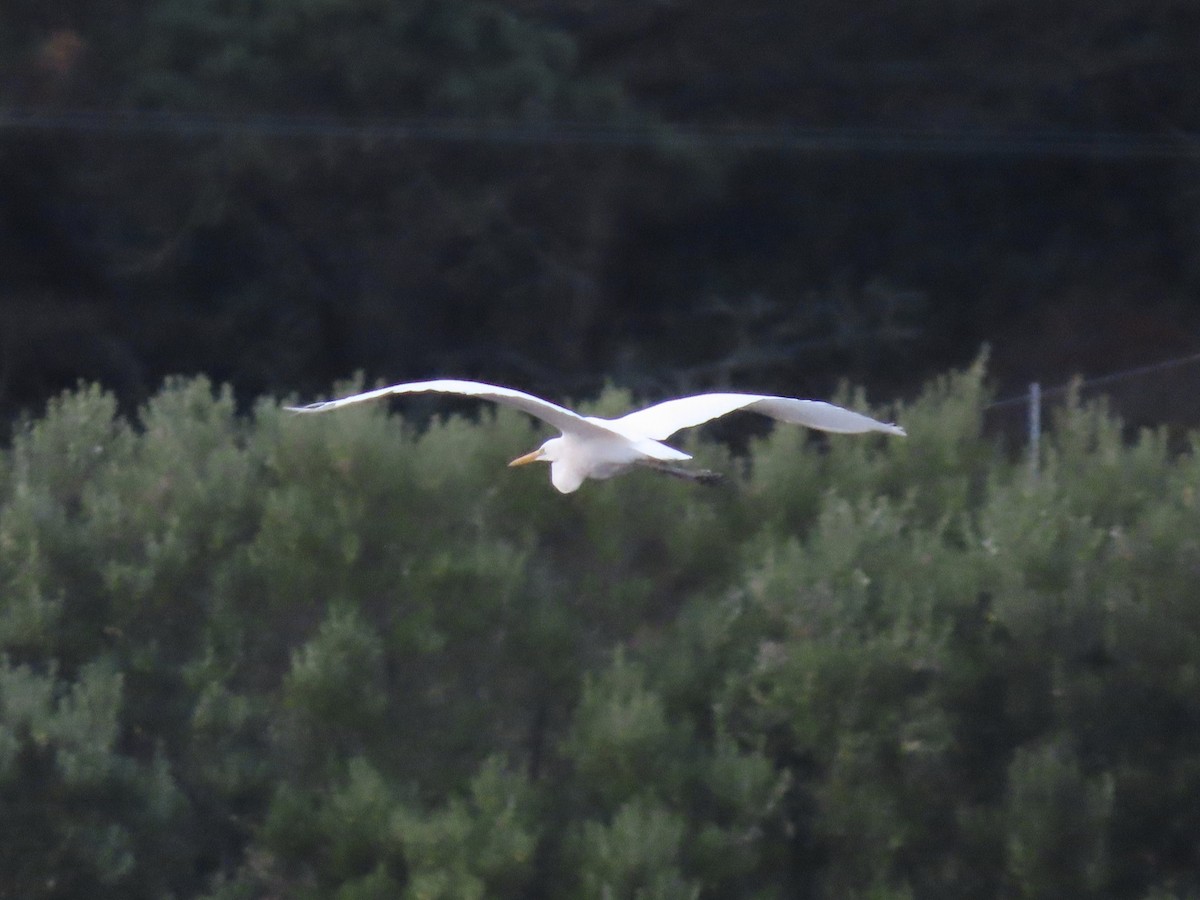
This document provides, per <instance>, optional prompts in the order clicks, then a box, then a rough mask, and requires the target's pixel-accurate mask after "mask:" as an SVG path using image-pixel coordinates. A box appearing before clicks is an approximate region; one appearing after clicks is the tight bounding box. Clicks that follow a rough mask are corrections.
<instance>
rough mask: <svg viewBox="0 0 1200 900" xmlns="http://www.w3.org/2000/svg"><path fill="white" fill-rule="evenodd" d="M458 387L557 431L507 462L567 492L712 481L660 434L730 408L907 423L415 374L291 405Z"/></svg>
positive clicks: (729, 398) (808, 405) (849, 421)
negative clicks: (580, 403)
mask: <svg viewBox="0 0 1200 900" xmlns="http://www.w3.org/2000/svg"><path fill="white" fill-rule="evenodd" d="M424 393H439V394H458V395H459V396H464V397H478V398H479V399H481V400H490V401H492V402H494V403H499V404H501V405H503V406H511V407H513V408H515V409H519V410H521V411H522V412H526V413H528V414H529V415H531V416H533V417H535V418H537V419H541V420H542V421H543V422H546V423H547V424H549V425H553V426H554V427H555V428H557V429H558V430H559V431H560V432H561V434H560V435H559V436H558V437H554V438H551V439H550V440H548V441H546V442H545V443H544V444H542V446H541V447H539V448H538V449H537V450H534V451H533V452H532V453H527V454H525V455H524V456H521V457H518V458H517V459H514V460H513V461H512V462H511V463H509V465H510V466H521V465H525V464H526V463H531V462H548V463H550V480H551V482H552V483H553V484H554V486H555V487H556V488H557V489H558V490H559V491H561V492H562V493H564V494H569V493H571V492H572V491H575V490H577V489H578V488H579V486H580V485H581V484H583V482H584V481H585V480H587V479H588V478H611V477H612V476H613V475H617V474H619V473H620V472H623V471H625V470H626V469H629V468H630V467H632V466H637V465H641V466H647V467H649V468H652V469H656V470H658V471H661V472H665V473H667V474H669V475H675V476H677V477H681V478H688V479H691V480H694V481H702V482H710V481H715V480H719V478H720V476H719V475H717V474H716V473H714V472H708V471H706V470H695V469H686V468H683V467H680V466H675V465H672V463H675V462H680V461H683V460H688V459H691V457H690V456H689V455H688V454H686V453H684V452H683V451H681V450H676V449H675V448H674V447H670V446H668V445H666V444H664V443H661V442H662V441H664V440H666V439H667V438H669V437H670V436H671V435H673V434H675V433H676V432H677V431H680V430H681V429H684V428H692V427H694V426H696V425H702V424H704V423H705V422H709V421H712V420H713V419H716V418H720V417H721V416H724V415H728V414H729V413H731V412H735V411H736V410H747V411H749V412H756V413H761V414H762V415H765V416H770V417H771V418H772V419H778V420H779V421H781V422H788V423H790V424H793V425H806V426H808V427H809V428H815V429H817V430H819V431H832V432H838V433H841V434H862V433H864V432H868V431H880V432H883V433H884V434H894V435H901V436H903V435H904V429H903V428H900V427H899V426H898V425H890V424H888V423H886V422H880V421H878V420H876V419H872V418H871V417H870V416H864V415H863V414H862V413H856V412H852V411H851V410H848V409H843V408H842V407H840V406H834V405H833V404H832V403H824V402H822V401H820V400H797V399H795V398H792V397H772V396H770V395H766V394H738V393H715V394H696V395H695V396H691V397H680V398H678V399H676V400H667V401H665V402H663V403H658V404H655V405H654V406H648V407H646V408H645V409H639V410H637V411H635V412H631V413H629V414H628V415H625V416H621V417H620V418H619V419H602V418H598V417H596V416H581V415H579V413H576V412H572V411H571V410H569V409H567V408H565V407H562V406H559V405H557V404H555V403H551V402H550V401H549V400H543V399H541V398H540V397H534V396H533V395H532V394H526V393H524V392H523V391H516V390H513V389H511V388H505V387H499V386H497V385H494V384H484V383H482V382H479V381H456V380H453V379H440V380H437V381H413V382H409V383H406V384H393V385H391V386H389V387H384V388H378V389H376V390H373V391H364V392H362V393H360V394H351V395H350V396H348V397H341V398H339V399H337V400H323V401H320V402H318V403H310V404H308V405H307V406H289V407H287V408H288V409H290V410H292V411H294V412H305V413H309V412H324V411H326V410H331V409H337V408H338V407H339V406H348V405H349V404H351V403H362V402H363V401H366V400H374V399H376V398H378V397H387V396H391V395H394V394H424Z"/></svg>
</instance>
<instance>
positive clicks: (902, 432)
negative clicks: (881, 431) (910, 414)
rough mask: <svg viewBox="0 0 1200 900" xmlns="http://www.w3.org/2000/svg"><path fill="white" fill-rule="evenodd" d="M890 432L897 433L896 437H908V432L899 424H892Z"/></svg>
mask: <svg viewBox="0 0 1200 900" xmlns="http://www.w3.org/2000/svg"><path fill="white" fill-rule="evenodd" d="M888 432H889V433H890V434H894V435H896V437H908V432H907V431H905V430H904V429H903V428H901V427H900V426H899V425H893V426H891V428H889V429H888Z"/></svg>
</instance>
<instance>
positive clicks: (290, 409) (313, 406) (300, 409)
mask: <svg viewBox="0 0 1200 900" xmlns="http://www.w3.org/2000/svg"><path fill="white" fill-rule="evenodd" d="M324 405H325V403H324V402H321V403H309V404H308V405H307V406H285V407H284V409H285V410H287V411H288V412H294V413H298V412H316V411H317V410H318V409H320V408H321V407H322V406H324Z"/></svg>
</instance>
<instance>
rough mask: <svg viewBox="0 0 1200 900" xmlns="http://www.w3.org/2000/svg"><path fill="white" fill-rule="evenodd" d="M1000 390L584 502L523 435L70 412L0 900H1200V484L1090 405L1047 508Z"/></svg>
mask: <svg viewBox="0 0 1200 900" xmlns="http://www.w3.org/2000/svg"><path fill="white" fill-rule="evenodd" d="M981 377H982V375H981V371H980V369H979V368H976V369H973V370H971V371H968V372H965V373H960V374H956V375H953V376H949V377H946V378H944V379H942V380H940V381H939V382H937V383H936V384H934V385H932V386H930V387H929V388H928V389H927V390H926V392H925V393H924V394H923V395H922V396H921V397H920V398H919V399H918V400H916V401H915V402H913V403H912V404H910V405H908V406H907V407H906V408H903V409H900V410H898V411H897V416H898V418H899V420H900V421H901V422H903V423H904V424H905V425H906V427H907V428H908V429H909V432H910V435H911V436H910V437H909V438H908V439H907V440H904V441H899V440H892V441H887V440H884V439H882V438H868V439H861V438H852V437H836V436H835V437H829V438H814V437H812V436H810V435H806V434H803V433H802V432H801V431H800V430H798V429H791V428H779V429H777V430H775V431H774V432H773V433H772V434H770V435H769V436H767V437H764V438H761V439H758V440H756V441H754V442H753V444H752V446H751V448H750V451H749V452H748V454H747V455H746V456H744V457H737V458H730V457H729V455H728V453H727V452H725V451H723V450H722V449H720V448H719V447H718V446H717V445H713V444H707V443H703V442H700V443H697V444H696V445H694V447H693V449H694V450H695V452H696V453H697V454H698V456H699V457H700V458H701V460H702V461H703V462H705V463H706V464H709V465H714V466H718V467H722V466H723V467H725V468H726V469H727V470H728V471H731V472H734V473H737V477H736V478H735V479H734V480H733V483H731V484H729V485H726V486H723V487H721V488H717V489H697V488H696V487H695V486H693V485H689V484H684V483H681V482H677V481H675V480H672V479H666V478H660V477H655V476H654V475H653V474H652V473H648V472H646V473H632V474H630V475H627V476H625V477H623V478H619V479H615V480H613V481H611V482H603V483H589V484H588V485H586V486H585V488H584V489H583V490H581V491H580V492H579V493H578V494H574V495H570V496H566V497H564V496H560V495H558V494H557V493H555V492H554V491H553V490H552V489H551V488H550V486H549V485H548V484H547V483H546V480H545V471H544V470H541V469H540V468H539V469H536V470H535V469H527V470H521V471H509V470H506V469H505V468H504V467H503V463H504V461H505V460H506V459H508V458H510V457H512V456H515V455H517V454H518V453H520V452H523V451H525V450H527V449H528V448H529V447H530V446H532V444H533V443H534V441H535V433H534V431H533V430H532V429H531V428H530V427H529V425H528V422H527V421H526V420H525V419H523V418H522V417H521V416H519V415H516V414H510V413H507V412H503V411H501V412H500V413H499V414H498V415H493V414H492V412H491V411H490V410H487V411H480V412H479V413H478V414H472V415H471V416H470V417H462V416H452V417H450V418H447V419H444V420H443V419H440V418H438V419H433V420H431V421H428V422H427V423H426V424H425V425H424V426H423V427H417V426H415V425H414V424H412V421H415V420H409V421H405V420H403V419H401V418H399V417H397V416H388V415H386V414H385V411H384V410H383V409H381V408H374V409H350V410H345V411H340V412H338V413H336V414H330V415H328V416H323V417H314V418H309V417H293V416H290V415H288V414H286V413H283V412H281V411H280V409H279V407H278V406H277V405H276V404H275V403H274V402H270V401H263V402H261V403H259V404H258V405H257V407H256V408H255V409H254V411H253V414H252V415H251V416H249V417H239V416H238V415H237V414H236V412H235V406H234V403H233V402H232V400H231V397H230V395H229V393H228V392H227V391H214V390H213V389H212V387H211V385H210V384H209V383H208V382H207V381H205V380H203V379H199V380H192V381H182V380H181V381H176V382H172V383H169V384H168V385H167V386H166V387H164V388H163V389H162V390H161V391H160V392H159V393H158V394H157V395H156V396H155V397H153V398H152V400H151V401H150V402H149V403H148V404H147V405H146V406H145V407H144V408H143V409H142V410H141V411H140V413H139V414H138V417H137V420H136V423H130V422H128V421H126V420H125V419H124V418H122V417H120V416H119V415H118V414H117V410H116V403H115V401H114V399H113V398H112V397H111V396H109V395H108V394H106V393H104V392H102V391H100V390H98V389H95V388H80V389H78V390H77V391H74V392H71V393H68V394H65V395H62V396H60V397H58V398H57V399H56V400H55V401H54V402H53V403H51V404H50V406H49V408H48V409H47V410H46V412H45V414H44V416H42V417H40V418H37V419H36V420H33V421H30V422H29V423H28V424H27V425H26V426H25V427H23V428H21V429H20V430H19V432H18V433H17V434H16V436H15V437H14V439H13V441H12V445H11V447H10V448H9V449H7V450H6V451H4V453H3V457H2V465H0V653H2V655H0V895H2V896H11V897H22V898H29V900H36V898H85V897H86V898H106V897H111V898H117V897H120V898H131V897H146V898H151V897H153V898H161V897H170V896H173V897H178V898H184V897H206V898H210V900H217V898H222V900H234V898H249V897H260V896H261V897H267V896H271V897H284V896H286V897H297V898H304V897H310V898H317V897H339V898H385V897H387V898H394V897H410V898H447V900H449V898H471V897H475V898H482V897H488V898H506V897H507V898H550V897H554V898H559V897H578V898H635V897H637V898H645V900H666V898H707V897H713V898H717V897H720V898H737V897H745V898H751V897H753V898H759V900H767V898H785V897H787V898H791V897H812V898H856V897H857V898H908V897H922V898H980V900H983V898H1058V897H1077V898H1083V897H1119V898H1133V900H1138V898H1156V900H1165V898H1172V897H1173V898H1184V897H1195V896H1197V893H1198V892H1200V878H1198V877H1197V875H1196V873H1197V872H1198V871H1200V851H1198V850H1197V845H1196V841H1195V836H1196V835H1197V834H1200V805H1197V803H1196V802H1195V801H1196V797H1197V796H1200V712H1198V710H1200V706H1198V705H1197V701H1196V696H1197V689H1198V687H1200V684H1198V680H1200V605H1198V604H1197V603H1196V602H1195V600H1196V598H1195V583H1196V572H1197V571H1198V567H1200V498H1198V497H1197V489H1196V484H1197V482H1198V479H1200V460H1198V458H1197V456H1196V455H1195V454H1194V453H1193V452H1186V453H1183V454H1182V455H1175V454H1172V453H1170V452H1169V450H1168V446H1167V442H1166V440H1165V436H1164V435H1163V434H1161V433H1153V432H1144V433H1141V434H1139V435H1137V436H1136V437H1134V438H1133V439H1132V441H1127V440H1123V436H1122V429H1121V426H1120V424H1119V423H1118V422H1116V421H1115V420H1114V419H1113V418H1112V417H1110V416H1109V415H1108V414H1106V412H1105V411H1104V409H1103V408H1102V407H1082V406H1080V405H1078V404H1070V405H1068V406H1067V407H1066V408H1065V409H1064V410H1062V412H1061V415H1060V416H1059V418H1058V421H1057V423H1056V425H1055V427H1054V428H1053V429H1052V430H1051V432H1050V434H1049V435H1048V438H1047V443H1046V446H1045V447H1044V453H1043V458H1042V459H1041V465H1040V469H1039V471H1038V473H1037V475H1036V479H1035V478H1034V476H1033V475H1031V473H1030V471H1029V469H1028V467H1027V466H1026V465H1024V464H1023V463H1018V462H1014V461H1012V460H1010V459H1008V458H1007V457H1006V455H1005V454H1004V453H1003V452H1001V450H1000V449H999V448H998V447H997V446H995V445H994V444H993V443H992V442H991V441H989V440H988V439H986V438H985V437H983V436H982V435H981V417H982V412H981V410H982V407H983V404H984V402H985V400H986V392H985V391H984V389H983V388H982V387H981ZM627 399H628V398H627V397H624V396H622V395H621V394H620V393H618V392H615V391H611V392H609V393H608V394H606V395H605V397H604V398H602V400H601V401H600V405H601V406H602V407H606V408H608V407H619V406H621V405H623V404H624V403H625V402H626V401H627ZM860 399H861V398H860ZM419 406H420V405H419V404H418V408H419ZM409 409H410V410H411V409H412V406H411V405H410V406H409Z"/></svg>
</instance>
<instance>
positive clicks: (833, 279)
mask: <svg viewBox="0 0 1200 900" xmlns="http://www.w3.org/2000/svg"><path fill="white" fill-rule="evenodd" d="M0 16H3V22H2V23H0V24H2V25H3V26H4V27H2V28H0V42H3V51H4V52H3V53H2V54H0V104H3V105H4V106H5V107H6V108H9V109H12V110H16V111H18V112H19V113H24V114H26V115H24V116H23V117H22V116H21V115H18V116H16V117H15V118H12V119H10V120H8V122H7V124H6V125H5V126H4V127H3V128H0V163H2V164H0V194H2V195H3V197H4V199H5V202H4V203H3V204H0V272H2V274H0V315H2V316H3V324H4V335H5V340H4V345H3V348H2V353H3V359H2V360H0V376H2V380H0V404H3V406H4V407H5V408H7V409H9V410H10V411H11V410H15V409H19V408H29V407H33V408H36V407H37V406H38V404H39V403H40V402H42V401H44V399H45V398H46V397H47V396H49V395H50V394H51V393H53V392H54V391H55V390H57V389H59V388H60V387H62V386H64V385H68V384H71V383H73V382H74V380H75V379H76V378H78V377H81V376H83V377H97V378H100V379H102V380H103V381H104V382H105V383H107V384H110V385H111V386H112V387H113V388H114V389H116V390H117V392H118V394H119V395H120V396H121V397H122V398H123V399H124V400H126V401H127V402H131V403H132V402H135V401H136V400H137V399H138V398H144V397H145V396H147V395H148V394H149V393H150V392H151V391H153V390H154V389H155V388H156V386H157V385H158V384H159V383H160V382H161V379H162V378H163V377H164V376H165V375H167V374H170V373H173V372H198V371H203V372H207V373H209V374H211V375H213V376H215V377H217V378H219V379H222V380H229V381H231V382H232V383H233V384H234V385H235V388H236V389H237V390H238V391H239V393H240V395H242V396H244V397H246V398H249V397H251V396H253V395H254V394H256V393H257V392H259V391H264V390H270V391H274V392H285V391H290V390H303V391H305V392H309V393H315V392H317V391H322V390H325V389H326V388H327V387H328V384H329V383H330V382H331V381H332V380H333V379H334V378H338V377H345V376H347V375H349V374H350V373H351V372H353V371H355V370H360V369H361V370H363V371H365V372H366V373H367V375H368V377H370V378H371V379H375V378H396V379H398V378H403V377H410V376H418V375H422V376H423V375H432V374H438V375H458V376H486V377H487V378H489V379H491V380H495V381H507V382H510V383H515V384H519V385H520V386H522V387H526V388H529V389H532V390H537V391H541V392H543V393H549V394H553V393H555V392H558V393H559V394H560V395H563V394H581V393H594V392H595V391H596V390H597V389H598V387H599V385H600V384H601V382H602V381H603V380H604V379H606V378H611V379H615V380H617V381H618V382H620V383H623V384H625V385H628V386H630V387H633V388H635V389H636V390H638V391H639V392H644V393H646V394H661V393H663V392H665V391H667V390H671V389H675V388H680V387H695V386H704V385H713V384H724V385H730V384H732V385H739V386H746V387H754V388H756V389H773V390H780V391H784V390H785V389H786V392H787V393H805V392H808V393H825V392H827V391H829V390H830V389H831V388H832V386H833V385H834V384H835V383H836V382H837V380H838V379H840V378H844V377H849V378H851V379H853V380H856V381H860V382H864V383H867V384H871V385H879V386H884V385H886V386H887V388H888V390H889V392H890V393H893V394H903V393H905V392H907V391H911V390H912V389H913V388H914V387H915V384H916V383H917V382H918V381H919V379H920V378H921V377H923V376H925V375H928V374H929V373H930V372H932V371H936V370H938V369H939V368H941V367H942V366H944V365H946V364H948V363H962V362H964V361H965V360H967V359H969V358H971V357H972V356H973V355H974V354H975V353H976V352H977V350H978V347H979V346H980V344H981V343H984V342H991V344H992V345H993V347H994V360H995V368H994V371H995V374H996V375H997V377H998V378H1000V379H1001V380H1002V381H1004V382H1006V383H1008V382H1011V381H1016V382H1017V383H1020V382H1023V381H1024V380H1027V379H1029V378H1033V377H1038V378H1059V377H1065V376H1066V375H1069V374H1071V373H1073V372H1075V371H1085V372H1096V371H1104V370H1108V369H1111V368H1113V367H1116V366H1121V365H1127V364H1134V363H1138V362H1143V361H1147V360H1152V359H1156V358H1161V357H1165V356H1169V355H1171V354H1174V353H1179V352H1182V351H1186V350H1190V349H1192V348H1193V346H1194V341H1193V339H1192V334H1193V331H1194V326H1195V322H1196V307H1195V294H1196V289H1197V274H1198V273H1200V259H1198V258H1197V254H1196V249H1195V248H1196V247H1197V246H1200V244H1198V243H1197V241H1196V240H1195V236H1196V234H1197V221H1198V219H1197V208H1198V207H1197V203H1196V184H1197V182H1196V171H1197V158H1196V151H1195V145H1194V141H1189V140H1188V139H1187V138H1186V137H1185V136H1186V135H1187V134H1188V133H1190V132H1194V131H1195V130H1196V128H1197V124H1198V123H1197V121H1196V115H1197V113H1196V110H1197V109H1200V76H1197V74H1196V69H1195V66H1194V64H1193V63H1194V47H1193V46H1192V43H1193V42H1192V37H1193V36H1194V35H1195V34H1196V33H1197V31H1200V22H1198V21H1197V19H1198V18H1200V14H1198V13H1197V11H1196V8H1195V7H1194V5H1193V4H1190V3H1184V2H1180V0H1137V2H1133V3H1129V2H1120V3H1118V2H1101V3H1084V2H1081V0H1073V2H1063V3H1041V4H1034V5H1028V4H1025V5H1022V4H1017V5H1014V4H1012V3H1008V2H999V0H980V2H972V3H961V2H925V3H920V4H901V5H897V4H891V3H868V4H866V5H863V4H856V5H855V6H854V7H853V8H848V7H847V6H846V5H845V4H844V3H835V2H820V3H815V4H812V3H809V4H800V5H797V4H795V3H790V2H788V3H784V2H772V3H765V4H763V3H758V4H750V5H747V4H739V3H732V2H718V3H673V4H653V3H641V2H637V3H633V2H616V3H606V4H592V3H573V2H567V0H562V2H535V0H527V2H512V3H507V4H499V3H488V2H463V3H442V2H435V0H405V2H381V0H320V2H312V3H303V4H297V3H294V2H291V0H273V2H266V3H254V4H230V3H223V2H216V0H205V2H190V0H186V2H185V0H156V2H136V3H134V2H106V3H91V2H88V3H84V2H65V3H57V4H53V5H51V6H47V5H45V4H34V3H22V2H17V3H9V4H7V5H6V7H5V10H4V11H3V13H0ZM81 111H87V112H88V117H86V118H83V117H81V116H80V115H79V113H80V112H81ZM61 116H66V117H67V118H66V119H61V118H56V117H61ZM164 116H166V117H167V118H163V117H164ZM18 120H22V121H24V123H25V125H24V126H21V125H19V124H16V123H17V121H18ZM347 128H349V130H347Z"/></svg>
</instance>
